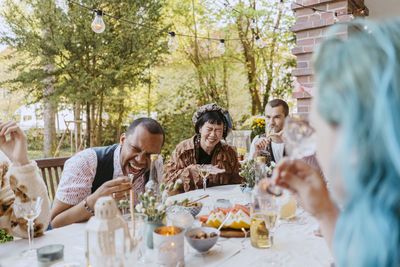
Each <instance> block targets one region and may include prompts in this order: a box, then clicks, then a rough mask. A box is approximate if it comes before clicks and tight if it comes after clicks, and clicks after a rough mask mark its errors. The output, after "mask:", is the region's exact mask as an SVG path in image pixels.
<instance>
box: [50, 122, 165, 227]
mask: <svg viewBox="0 0 400 267" xmlns="http://www.w3.org/2000/svg"><path fill="white" fill-rule="evenodd" d="M164 139H165V134H164V130H163V129H162V127H161V125H160V124H159V123H158V122H157V121H155V120H153V119H150V118H140V119H137V120H135V121H134V122H133V123H132V124H131V125H130V126H129V128H128V130H127V131H126V133H123V134H122V135H121V137H120V143H119V144H115V145H111V146H107V147H95V148H89V149H85V150H83V151H81V152H79V153H77V154H76V155H75V156H73V157H71V158H70V159H69V160H67V161H66V163H65V166H64V171H63V173H62V176H61V181H60V184H59V186H58V189H57V193H56V197H55V200H54V203H53V208H52V210H51V225H52V227H53V228H57V227H62V226H65V225H69V224H72V223H75V222H82V221H86V220H88V219H89V218H90V217H91V216H92V215H93V214H94V204H95V203H96V201H97V199H98V198H99V197H102V196H108V195H111V196H113V197H114V198H115V199H116V200H117V201H118V200H119V199H123V198H125V197H126V196H127V195H128V196H129V190H130V189H131V188H133V189H134V191H135V203H137V195H138V193H139V192H143V191H144V186H145V183H146V182H147V179H148V172H149V169H150V155H151V154H159V153H160V152H161V148H162V145H163V143H164ZM129 174H132V175H133V182H132V183H131V180H130V179H129V178H128V175H129Z"/></svg>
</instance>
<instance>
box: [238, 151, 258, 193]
mask: <svg viewBox="0 0 400 267" xmlns="http://www.w3.org/2000/svg"><path fill="white" fill-rule="evenodd" d="M255 167H256V164H255V161H254V159H249V160H247V161H244V162H243V164H242V166H241V168H240V172H239V175H240V176H241V177H243V178H244V179H245V182H244V183H243V184H242V185H241V188H242V191H244V190H246V188H247V190H251V189H252V188H253V187H254V186H255V183H256V168H255Z"/></svg>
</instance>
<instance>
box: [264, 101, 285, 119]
mask: <svg viewBox="0 0 400 267" xmlns="http://www.w3.org/2000/svg"><path fill="white" fill-rule="evenodd" d="M267 106H271V107H272V108H275V107H279V106H282V107H283V112H284V113H285V117H287V116H288V115H289V106H288V104H287V103H286V102H285V101H284V100H282V99H279V98H276V99H273V100H271V101H269V102H268V103H267Z"/></svg>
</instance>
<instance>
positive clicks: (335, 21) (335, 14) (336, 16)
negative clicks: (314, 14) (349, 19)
mask: <svg viewBox="0 0 400 267" xmlns="http://www.w3.org/2000/svg"><path fill="white" fill-rule="evenodd" d="M333 16H334V17H333V21H334V23H337V22H339V18H338V13H337V12H335V13H334V15H333Z"/></svg>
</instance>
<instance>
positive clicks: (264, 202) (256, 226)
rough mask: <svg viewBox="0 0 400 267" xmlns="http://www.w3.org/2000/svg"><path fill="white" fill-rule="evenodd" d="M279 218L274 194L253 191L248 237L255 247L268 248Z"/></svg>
mask: <svg viewBox="0 0 400 267" xmlns="http://www.w3.org/2000/svg"><path fill="white" fill-rule="evenodd" d="M278 218H279V206H278V203H277V201H276V198H275V196H273V195H269V194H259V193H255V194H254V196H253V197H252V208H251V224H250V239H251V245H252V246H253V247H256V248H270V247H272V246H273V242H274V231H275V227H276V224H277V221H278Z"/></svg>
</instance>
